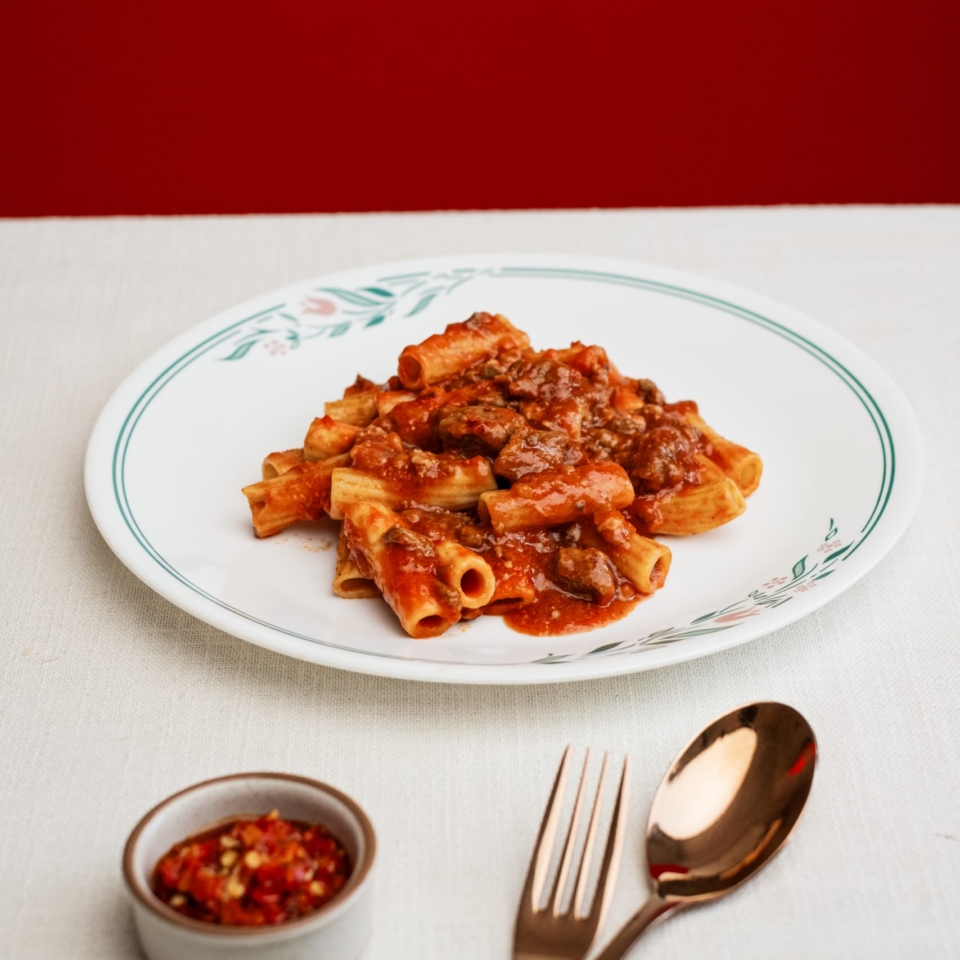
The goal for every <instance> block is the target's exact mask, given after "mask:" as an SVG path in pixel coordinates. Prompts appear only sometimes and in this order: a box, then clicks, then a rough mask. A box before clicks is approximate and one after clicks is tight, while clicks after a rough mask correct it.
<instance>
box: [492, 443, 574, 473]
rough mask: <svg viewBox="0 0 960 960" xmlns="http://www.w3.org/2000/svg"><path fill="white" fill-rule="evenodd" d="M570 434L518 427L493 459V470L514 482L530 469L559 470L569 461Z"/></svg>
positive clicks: (532, 471) (530, 471)
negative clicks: (520, 428)
mask: <svg viewBox="0 0 960 960" xmlns="http://www.w3.org/2000/svg"><path fill="white" fill-rule="evenodd" d="M569 446H570V438H569V437H568V436H567V435H566V434H565V433H560V432H558V431H554V430H518V431H516V432H515V433H514V434H513V436H512V437H511V438H510V440H509V442H508V443H507V445H506V446H505V447H504V448H503V449H502V450H501V451H500V455H499V456H498V457H497V459H496V460H494V461H493V472H494V473H495V474H496V475H497V476H498V477H505V478H506V479H507V480H509V481H510V482H511V483H513V482H515V481H517V480H519V479H520V478H521V477H525V476H526V475H527V474H528V473H543V472H544V471H548V470H556V469H557V467H560V466H563V464H564V463H565V462H566V460H565V458H566V453H567V449H568V448H569Z"/></svg>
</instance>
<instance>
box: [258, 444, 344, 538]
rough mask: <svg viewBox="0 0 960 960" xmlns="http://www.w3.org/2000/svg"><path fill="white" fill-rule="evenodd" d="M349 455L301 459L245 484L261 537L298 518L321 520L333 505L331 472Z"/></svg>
mask: <svg viewBox="0 0 960 960" xmlns="http://www.w3.org/2000/svg"><path fill="white" fill-rule="evenodd" d="M348 460H349V457H346V456H343V457H333V458H332V459H330V460H321V461H320V462H319V463H300V464H297V466H295V467H291V468H290V469H289V470H287V471H286V472H285V473H281V474H280V475H279V476H276V477H273V478H272V479H270V480H261V481H260V482H259V483H251V484H250V485H249V486H246V487H244V488H243V491H242V492H243V495H244V496H245V497H246V498H247V501H248V502H249V504H250V512H251V513H252V514H253V529H254V531H255V532H256V534H257V536H258V537H271V536H273V534H275V533H279V532H280V531H281V530H283V529H284V527H289V526H290V524H291V523H296V522H297V521H298V520H317V519H319V518H320V517H322V516H323V515H324V513H326V512H327V511H328V510H329V508H330V484H331V476H332V475H333V472H334V470H336V468H337V467H341V466H343V465H344V464H346V463H347V461H348Z"/></svg>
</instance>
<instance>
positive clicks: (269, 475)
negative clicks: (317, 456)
mask: <svg viewBox="0 0 960 960" xmlns="http://www.w3.org/2000/svg"><path fill="white" fill-rule="evenodd" d="M298 463H303V450H301V449H300V448H299V447H298V448H296V449H295V450H282V451H281V452H279V453H270V454H268V455H267V456H265V457H264V458H263V466H261V468H260V472H261V473H262V475H263V479H264V480H272V479H273V478H274V477H279V476H280V474H281V473H286V472H287V471H288V470H290V469H291V468H293V467H295V466H296V465H297V464H298Z"/></svg>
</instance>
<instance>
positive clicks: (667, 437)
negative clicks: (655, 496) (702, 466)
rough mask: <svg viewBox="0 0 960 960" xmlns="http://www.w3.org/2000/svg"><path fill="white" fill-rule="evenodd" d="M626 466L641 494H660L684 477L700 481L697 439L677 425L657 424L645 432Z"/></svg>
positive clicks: (696, 481) (684, 478)
mask: <svg viewBox="0 0 960 960" xmlns="http://www.w3.org/2000/svg"><path fill="white" fill-rule="evenodd" d="M624 466H626V468H627V472H628V473H629V475H630V479H631V480H632V481H633V484H634V487H636V490H637V493H657V492H659V491H660V490H664V489H667V488H669V487H675V486H676V485H677V484H678V483H681V482H682V481H684V480H686V481H687V482H689V483H699V480H700V471H699V469H698V467H697V461H696V458H695V441H694V440H691V439H690V438H689V437H688V436H687V435H686V434H685V433H684V432H683V431H681V430H678V429H677V428H676V427H673V426H663V427H654V429H653V430H648V431H647V432H646V433H645V434H643V435H642V436H641V437H640V439H639V440H638V441H637V445H636V448H635V451H634V453H633V454H632V456H631V457H630V459H629V463H627V464H624Z"/></svg>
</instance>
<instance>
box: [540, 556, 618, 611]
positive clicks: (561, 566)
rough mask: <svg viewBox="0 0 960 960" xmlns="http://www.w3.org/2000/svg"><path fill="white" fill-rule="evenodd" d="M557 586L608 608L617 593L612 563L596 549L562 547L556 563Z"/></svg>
mask: <svg viewBox="0 0 960 960" xmlns="http://www.w3.org/2000/svg"><path fill="white" fill-rule="evenodd" d="M553 574H554V577H555V579H556V582H557V583H558V584H559V585H560V586H561V587H564V588H565V589H567V590H569V591H570V592H571V593H573V594H576V595H577V596H581V597H586V598H588V599H589V600H591V601H592V602H593V603H599V604H607V603H609V602H610V601H611V600H612V599H613V598H614V597H615V596H616V593H617V582H616V579H615V578H614V574H613V569H612V567H611V564H610V560H609V559H608V557H607V555H606V554H605V553H604V552H603V551H602V550H596V549H594V548H592V547H589V548H587V549H586V550H582V549H581V548H580V547H561V548H560V549H559V550H558V551H557V556H556V559H555V561H554V569H553Z"/></svg>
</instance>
